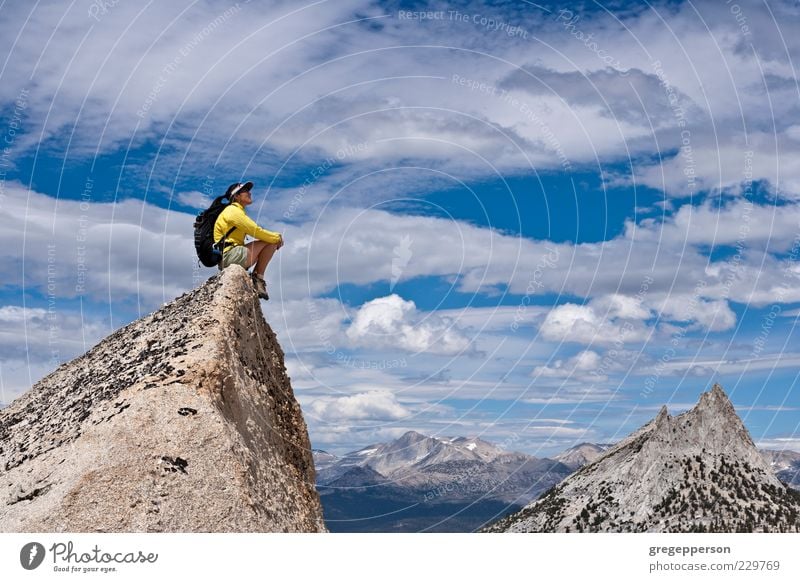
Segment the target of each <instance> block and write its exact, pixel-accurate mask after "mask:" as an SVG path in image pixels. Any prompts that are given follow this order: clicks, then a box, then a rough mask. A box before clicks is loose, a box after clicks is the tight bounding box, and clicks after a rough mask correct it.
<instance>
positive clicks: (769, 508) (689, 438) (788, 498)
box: [487, 384, 800, 532]
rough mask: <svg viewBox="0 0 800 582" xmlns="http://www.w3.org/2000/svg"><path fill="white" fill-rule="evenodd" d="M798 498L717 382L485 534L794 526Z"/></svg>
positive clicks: (798, 520) (798, 522)
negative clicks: (760, 449) (676, 412)
mask: <svg viewBox="0 0 800 582" xmlns="http://www.w3.org/2000/svg"><path fill="white" fill-rule="evenodd" d="M799 516H800V494H798V493H797V492H795V491H793V490H791V489H788V488H787V487H786V486H785V485H783V484H782V483H781V482H780V481H778V479H777V478H776V477H775V476H774V474H773V473H772V471H771V469H770V467H769V466H768V465H767V463H766V461H764V459H763V458H762V457H761V455H760V454H759V453H758V450H757V449H756V447H755V445H754V444H753V441H752V439H751V438H750V434H749V433H748V432H747V429H746V428H745V427H744V424H743V423H742V421H741V419H740V418H739V416H738V415H737V414H736V411H735V409H734V407H733V404H732V403H731V401H730V400H729V399H728V396H727V395H726V394H725V391H724V390H723V389H722V387H721V386H720V385H719V384H715V385H714V386H713V387H712V389H711V390H710V391H708V392H705V393H703V394H702V395H701V397H700V401H699V402H698V404H697V405H696V406H695V407H694V408H692V409H691V410H689V411H687V412H684V413H683V414H680V415H678V416H675V417H671V416H670V415H669V413H668V412H667V409H666V407H662V408H661V410H660V411H659V413H658V415H657V416H656V418H655V419H653V420H652V421H651V422H650V423H648V424H647V425H645V426H644V427H642V428H641V429H639V430H638V431H635V432H634V433H632V434H631V435H630V436H629V437H627V438H626V439H624V440H623V441H621V442H620V443H619V444H617V445H616V446H614V447H612V448H611V449H609V450H608V451H607V452H605V453H604V454H603V455H601V456H600V457H598V458H597V459H596V460H595V461H594V462H592V463H590V464H588V465H585V466H584V467H583V468H582V469H580V470H579V471H578V472H577V473H574V474H573V475H572V476H570V477H568V478H567V479H566V480H564V481H563V482H562V483H560V484H559V485H557V486H556V487H554V488H553V489H552V490H551V491H550V492H549V493H548V494H546V495H544V496H542V497H541V498H540V499H539V500H537V501H535V502H534V503H532V504H530V505H528V506H527V507H525V508H524V509H523V510H521V511H520V512H518V513H516V514H514V515H511V516H509V517H507V518H505V519H503V520H501V521H499V522H497V523H495V524H493V525H492V526H490V527H489V528H487V531H539V532H548V531H561V532H564V531H573V532H574V531H719V532H735V531H773V532H783V531H791V532H796V531H800V517H799Z"/></svg>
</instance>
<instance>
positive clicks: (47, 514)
mask: <svg viewBox="0 0 800 582" xmlns="http://www.w3.org/2000/svg"><path fill="white" fill-rule="evenodd" d="M0 469H1V471H0V531H3V532H26V531H28V532H30V531H36V532H64V531H70V532H318V531H325V526H324V523H323V517H322V508H321V506H320V502H319V496H318V494H317V492H316V489H315V487H314V480H315V474H314V465H313V460H312V455H311V446H310V443H309V439H308V432H307V429H306V424H305V421H304V420H303V416H302V413H301V411H300V407H299V405H298V403H297V401H296V400H295V398H294V394H293V392H292V388H291V385H290V383H289V378H288V376H287V375H286V370H285V367H284V359H283V352H282V350H281V348H280V346H279V345H278V342H277V340H276V338H275V334H274V333H273V332H272V330H271V329H270V327H269V325H268V324H267V322H266V321H265V320H264V316H263V314H262V312H261V305H260V302H259V300H258V298H257V296H256V294H255V292H254V289H253V285H252V283H251V281H250V278H249V276H248V275H247V274H246V273H245V271H244V269H242V268H241V267H238V266H233V267H230V268H228V269H225V271H223V272H222V273H220V274H218V275H215V276H214V277H212V278H211V279H210V280H209V281H208V282H207V283H205V284H204V285H202V286H201V287H199V288H198V289H196V290H194V291H192V292H190V293H187V294H185V295H183V296H181V297H179V298H178V299H176V300H174V301H173V302H171V303H169V304H167V305H165V306H164V307H163V308H162V309H160V310H159V311H157V312H155V313H153V314H151V315H149V316H147V317H144V318H142V319H139V320H138V321H135V322H134V323H131V324H130V325H128V326H126V327H124V328H122V329H120V330H118V331H117V332H115V333H114V334H112V335H111V336H109V337H107V338H106V339H104V340H103V341H102V342H100V343H99V344H98V345H97V346H95V347H94V348H93V349H92V350H90V351H88V352H87V353H86V354H84V355H83V356H80V357H78V358H76V359H75V360H73V361H71V362H68V363H66V364H64V365H62V366H61V367H59V368H58V369H57V370H56V371H55V372H53V373H52V374H50V375H49V376H47V377H45V378H44V379H42V380H41V381H39V382H38V383H37V384H35V385H34V386H33V387H32V388H31V390H30V391H28V392H27V393H26V394H24V395H23V396H21V397H20V398H18V399H17V400H15V401H14V402H12V403H11V404H10V405H9V406H8V407H7V408H5V409H3V410H1V411H0Z"/></svg>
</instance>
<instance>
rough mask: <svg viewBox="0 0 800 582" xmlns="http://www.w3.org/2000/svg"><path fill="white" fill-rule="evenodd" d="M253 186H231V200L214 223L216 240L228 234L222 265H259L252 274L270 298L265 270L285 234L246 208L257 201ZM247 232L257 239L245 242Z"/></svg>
mask: <svg viewBox="0 0 800 582" xmlns="http://www.w3.org/2000/svg"><path fill="white" fill-rule="evenodd" d="M252 188H253V183H252V182H244V183H236V184H231V185H230V186H229V187H228V190H227V192H225V196H226V197H227V198H228V199H229V200H230V204H228V206H227V207H226V208H225V210H223V211H222V212H221V213H220V215H219V216H218V217H217V221H216V222H215V223H214V243H218V242H219V241H220V240H221V239H222V238H223V237H225V236H226V234H227V238H226V239H225V241H224V247H223V250H222V261H221V262H220V263H219V268H220V269H224V268H225V267H228V266H230V265H241V266H242V267H244V268H245V270H247V269H249V268H250V267H252V266H253V265H255V269H253V273H252V275H251V276H252V278H253V284H254V285H255V288H256V291H257V292H258V296H259V297H260V298H261V299H269V295H268V294H267V284H266V282H265V281H264V271H266V269H267V265H268V264H269V261H270V259H272V256H273V255H274V254H275V251H277V250H278V249H279V248H281V247H282V246H283V236H282V235H280V234H279V233H277V232H271V231H269V230H265V229H263V228H261V227H260V226H258V225H257V224H256V223H255V222H254V221H253V220H252V219H251V218H250V217H249V216H247V213H246V212H245V208H246V207H247V206H249V205H250V204H252V203H253V195H252V193H251V190H252ZM234 227H235V228H234ZM231 229H233V230H232V231H231ZM228 233H229V234H228ZM247 235H250V236H251V237H253V238H255V239H256V240H254V241H251V242H249V243H247V244H245V243H244V237H245V236H247Z"/></svg>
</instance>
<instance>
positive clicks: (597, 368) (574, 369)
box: [531, 350, 608, 382]
mask: <svg viewBox="0 0 800 582" xmlns="http://www.w3.org/2000/svg"><path fill="white" fill-rule="evenodd" d="M601 363H602V357H601V356H600V354H598V353H597V352H595V351H593V350H583V351H581V352H578V353H577V354H575V355H574V356H572V357H571V358H567V359H566V360H556V361H555V362H553V363H552V364H550V365H545V366H536V367H535V368H534V369H533V372H532V374H531V375H532V376H533V377H534V378H537V379H538V378H567V379H570V380H575V381H579V382H604V381H606V380H607V379H608V376H607V375H605V374H604V373H603V372H602V369H601Z"/></svg>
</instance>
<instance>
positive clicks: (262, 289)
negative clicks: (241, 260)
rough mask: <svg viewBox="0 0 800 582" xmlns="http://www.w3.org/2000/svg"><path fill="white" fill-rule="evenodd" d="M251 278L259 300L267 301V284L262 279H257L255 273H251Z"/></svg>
mask: <svg viewBox="0 0 800 582" xmlns="http://www.w3.org/2000/svg"><path fill="white" fill-rule="evenodd" d="M252 277H253V286H255V288H256V293H258V296H259V298H261V299H264V300H269V294H268V293H267V282H266V281H264V279H263V278H262V277H259V276H258V275H256V274H255V273H253V275H252Z"/></svg>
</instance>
